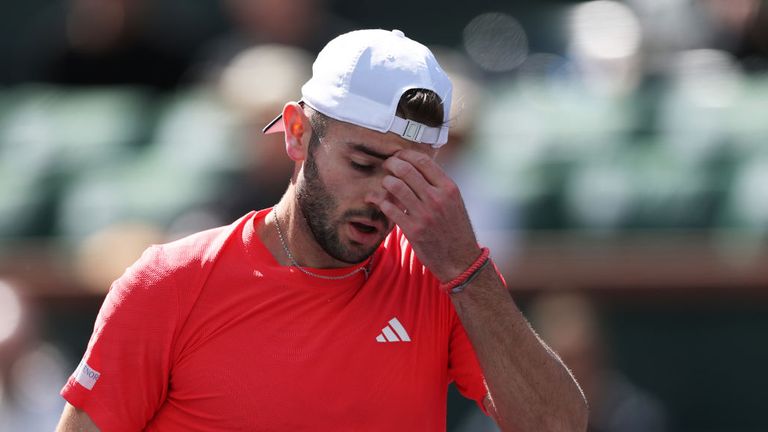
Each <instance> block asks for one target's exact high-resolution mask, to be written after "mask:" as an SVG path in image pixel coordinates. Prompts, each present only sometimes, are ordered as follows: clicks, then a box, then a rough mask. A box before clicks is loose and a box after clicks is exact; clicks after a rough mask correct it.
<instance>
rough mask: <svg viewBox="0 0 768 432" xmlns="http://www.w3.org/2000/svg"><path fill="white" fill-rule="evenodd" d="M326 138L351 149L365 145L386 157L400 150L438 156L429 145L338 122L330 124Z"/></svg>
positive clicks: (388, 133)
mask: <svg viewBox="0 0 768 432" xmlns="http://www.w3.org/2000/svg"><path fill="white" fill-rule="evenodd" d="M326 138H330V139H331V140H333V142H335V143H340V144H344V145H345V147H349V148H354V147H355V146H358V145H363V146H365V147H367V148H368V149H370V150H373V151H375V152H377V153H380V154H385V155H391V154H393V153H395V152H397V151H399V150H415V151H417V152H420V153H424V154H426V155H428V156H430V157H434V156H435V155H436V154H437V150H436V149H434V148H432V146H430V145H429V144H424V143H417V142H413V141H410V140H407V139H405V138H403V137H401V136H400V135H397V134H395V133H393V132H387V133H382V132H378V131H375V130H371V129H367V128H364V127H361V126H357V125H353V124H350V123H346V122H342V121H338V120H333V121H330V122H329V124H328V128H327V130H326Z"/></svg>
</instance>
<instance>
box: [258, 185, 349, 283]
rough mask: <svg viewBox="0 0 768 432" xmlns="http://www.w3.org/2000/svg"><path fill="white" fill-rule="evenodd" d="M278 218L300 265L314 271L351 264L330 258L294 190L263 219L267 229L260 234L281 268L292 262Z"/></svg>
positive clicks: (286, 240) (264, 228) (289, 190)
mask: <svg viewBox="0 0 768 432" xmlns="http://www.w3.org/2000/svg"><path fill="white" fill-rule="evenodd" d="M275 218H279V219H280V229H281V231H282V234H283V240H284V241H285V246H286V247H287V248H288V250H290V252H291V254H292V255H293V258H294V259H295V260H296V263H298V264H299V265H300V266H302V267H312V268H340V267H349V263H346V262H343V261H339V260H337V259H335V258H333V257H332V256H330V255H328V253H326V252H325V250H323V248H322V247H320V245H319V244H318V243H317V241H316V240H315V236H314V235H313V234H312V231H311V230H310V228H309V225H308V224H307V220H306V218H305V216H304V214H303V212H302V211H301V207H299V204H298V201H297V199H296V195H295V193H294V188H293V187H290V188H289V189H288V191H287V192H286V193H285V195H283V197H282V199H280V202H279V203H278V204H277V205H275V206H274V207H273V209H272V212H271V213H270V215H269V216H268V217H267V218H265V219H264V227H263V230H262V231H261V232H260V236H261V239H262V241H263V242H264V244H265V245H267V248H268V249H269V250H270V252H271V253H272V255H273V256H274V257H275V258H276V259H277V261H278V262H279V263H280V264H281V265H291V264H292V262H291V260H290V258H289V257H288V255H287V253H286V251H285V250H284V248H283V245H282V242H281V241H280V238H279V235H278V231H277V226H276V224H275Z"/></svg>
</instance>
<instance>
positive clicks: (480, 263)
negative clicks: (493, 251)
mask: <svg viewBox="0 0 768 432" xmlns="http://www.w3.org/2000/svg"><path fill="white" fill-rule="evenodd" d="M490 261H491V259H490V250H489V249H488V248H487V247H484V248H482V249H481V252H480V256H478V257H477V258H476V259H475V261H474V262H473V263H472V264H470V266H469V267H467V269H466V270H464V271H463V272H462V273H461V274H459V275H458V276H456V277H455V278H453V279H452V280H449V281H447V282H443V283H441V284H440V290H441V291H444V292H446V293H448V294H456V293H460V292H462V291H464V288H466V287H467V286H468V285H469V284H470V283H472V281H473V280H474V279H475V278H476V277H477V276H478V275H479V274H480V272H482V271H483V269H484V268H485V267H486V266H488V263H489V262H490Z"/></svg>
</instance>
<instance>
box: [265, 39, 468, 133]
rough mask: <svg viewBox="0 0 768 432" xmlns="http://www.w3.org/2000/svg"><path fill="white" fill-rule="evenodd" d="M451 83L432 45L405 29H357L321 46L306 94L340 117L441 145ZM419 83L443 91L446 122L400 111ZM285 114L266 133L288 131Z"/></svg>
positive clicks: (313, 104) (304, 98) (317, 106)
mask: <svg viewBox="0 0 768 432" xmlns="http://www.w3.org/2000/svg"><path fill="white" fill-rule="evenodd" d="M452 87H453V86H452V85H451V81H450V79H449V78H448V75H446V73H445V72H444V71H443V69H442V68H440V65H439V64H438V63H437V60H435V56H434V55H433V54H432V52H431V51H430V50H429V48H427V47H425V46H424V45H422V44H420V43H418V42H416V41H414V40H412V39H409V38H407V37H405V35H404V34H403V32H401V31H400V30H392V31H391V32H390V31H386V30H357V31H353V32H349V33H345V34H342V35H341V36H338V37H336V38H335V39H333V40H332V41H330V42H328V44H327V45H326V46H325V48H323V50H322V51H320V54H318V56H317V59H316V60H315V62H314V64H313V65H312V78H310V79H309V81H307V82H306V83H305V84H304V85H303V86H302V87H301V96H302V101H303V102H304V103H306V104H307V105H309V106H310V107H312V108H313V109H315V110H317V111H319V112H321V113H323V114H325V115H327V116H328V117H331V118H334V119H336V120H340V121H343V122H347V123H352V124H355V125H358V126H362V127H364V128H368V129H373V130H376V131H379V132H394V133H396V134H398V135H400V136H402V137H403V138H405V139H408V140H410V141H414V142H420V143H425V144H429V145H431V146H432V147H440V146H442V145H443V144H445V143H446V141H448V119H449V115H450V106H451V93H452ZM415 88H421V89H427V90H431V91H433V92H435V93H436V94H437V95H438V96H439V97H440V99H441V100H442V103H443V124H442V125H441V126H439V127H431V126H427V125H424V124H421V123H418V122H415V121H413V120H408V119H404V118H401V117H398V116H397V115H396V111H397V105H398V103H399V101H400V97H401V96H402V95H403V93H405V92H406V91H408V90H410V89H415ZM281 119H282V115H279V116H277V118H275V119H274V120H272V122H271V123H269V124H268V125H267V126H266V127H265V128H264V133H273V132H281V131H284V127H283V122H282V121H281Z"/></svg>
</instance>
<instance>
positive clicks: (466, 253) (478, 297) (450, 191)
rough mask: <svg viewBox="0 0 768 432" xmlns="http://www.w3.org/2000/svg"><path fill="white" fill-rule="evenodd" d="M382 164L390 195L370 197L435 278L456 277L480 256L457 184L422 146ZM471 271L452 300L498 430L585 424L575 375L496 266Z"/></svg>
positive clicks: (568, 431) (547, 430)
mask: <svg viewBox="0 0 768 432" xmlns="http://www.w3.org/2000/svg"><path fill="white" fill-rule="evenodd" d="M384 166H385V167H386V169H387V170H388V171H389V173H390V174H391V175H388V176H386V177H384V179H383V180H382V185H383V187H384V189H386V191H387V192H389V195H391V197H394V199H393V200H390V199H388V198H387V197H375V198H374V199H373V201H374V203H375V204H376V205H378V206H379V208H380V209H381V211H382V212H384V213H385V214H386V215H387V217H389V218H390V219H391V220H392V221H394V222H395V223H397V224H398V225H399V226H400V228H401V229H402V230H403V233H405V235H406V237H407V238H408V241H409V242H410V243H411V245H412V246H413V248H414V250H415V251H416V253H417V255H418V256H419V259H421V261H422V262H423V263H424V264H425V265H426V266H427V267H428V268H429V269H430V271H431V272H432V273H433V274H434V275H435V276H436V277H437V278H438V279H439V280H440V281H442V282H444V283H445V282H449V281H451V280H454V279H455V278H456V277H457V276H459V275H461V274H462V273H463V272H464V271H465V270H466V269H467V268H469V267H470V266H471V265H472V264H473V262H475V261H476V259H477V258H478V256H480V254H481V250H480V247H479V246H478V245H477V240H476V238H475V235H474V232H473V231H472V226H471V224H470V221H469V217H468V216H467V212H466V209H465V208H464V204H463V200H462V198H461V194H460V193H459V189H458V187H457V186H456V184H455V183H454V182H453V181H452V180H451V179H450V178H449V177H448V176H447V175H446V174H445V173H444V172H443V171H442V169H441V168H440V167H439V166H438V165H437V163H435V161H434V160H433V159H432V158H430V157H429V156H428V155H425V154H423V153H420V152H416V151H410V150H403V151H400V152H398V153H397V154H396V155H395V156H393V157H390V158H389V159H387V161H386V162H385V164H384ZM404 210H407V212H405V211H404ZM476 276H477V277H476V278H475V279H473V280H472V282H471V283H470V284H469V285H467V286H466V288H465V290H464V291H462V292H460V293H455V294H451V298H452V301H453V304H454V306H455V309H456V312H457V314H458V316H459V318H460V319H461V322H462V324H463V325H464V328H465V330H466V332H467V335H468V336H469V339H470V341H471V342H472V346H473V347H474V349H475V353H476V354H477V358H478V360H479V362H480V366H481V367H482V369H483V374H484V376H485V379H486V382H487V385H488V389H489V396H490V399H489V401H488V402H487V403H486V406H487V407H488V409H489V412H490V413H491V414H492V416H493V417H494V419H495V420H496V421H497V423H498V424H499V426H500V427H501V429H502V430H504V431H514V432H561V431H562V432H578V431H584V430H586V427H587V405H586V401H585V399H584V396H583V394H582V392H581V389H580V388H579V386H578V384H577V383H576V381H575V380H574V378H573V376H572V375H571V374H570V372H569V371H568V369H567V368H566V367H565V365H564V364H563V363H562V361H561V360H560V359H559V358H558V356H557V355H556V354H555V353H554V352H553V351H552V350H550V349H549V347H547V346H546V344H544V342H542V341H541V340H540V339H539V337H538V336H537V335H536V333H535V332H534V331H533V329H532V328H531V326H530V325H529V324H528V322H527V320H526V319H525V317H524V316H523V314H522V313H521V312H520V309H519V308H518V307H517V305H516V304H515V301H514V300H513V298H512V296H511V295H510V293H509V291H508V290H507V288H506V287H505V286H504V283H503V282H502V280H501V278H500V277H499V275H498V274H497V273H496V271H495V270H494V267H493V266H492V265H487V266H485V267H483V268H482V269H481V270H479V272H478V273H477V275H476Z"/></svg>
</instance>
